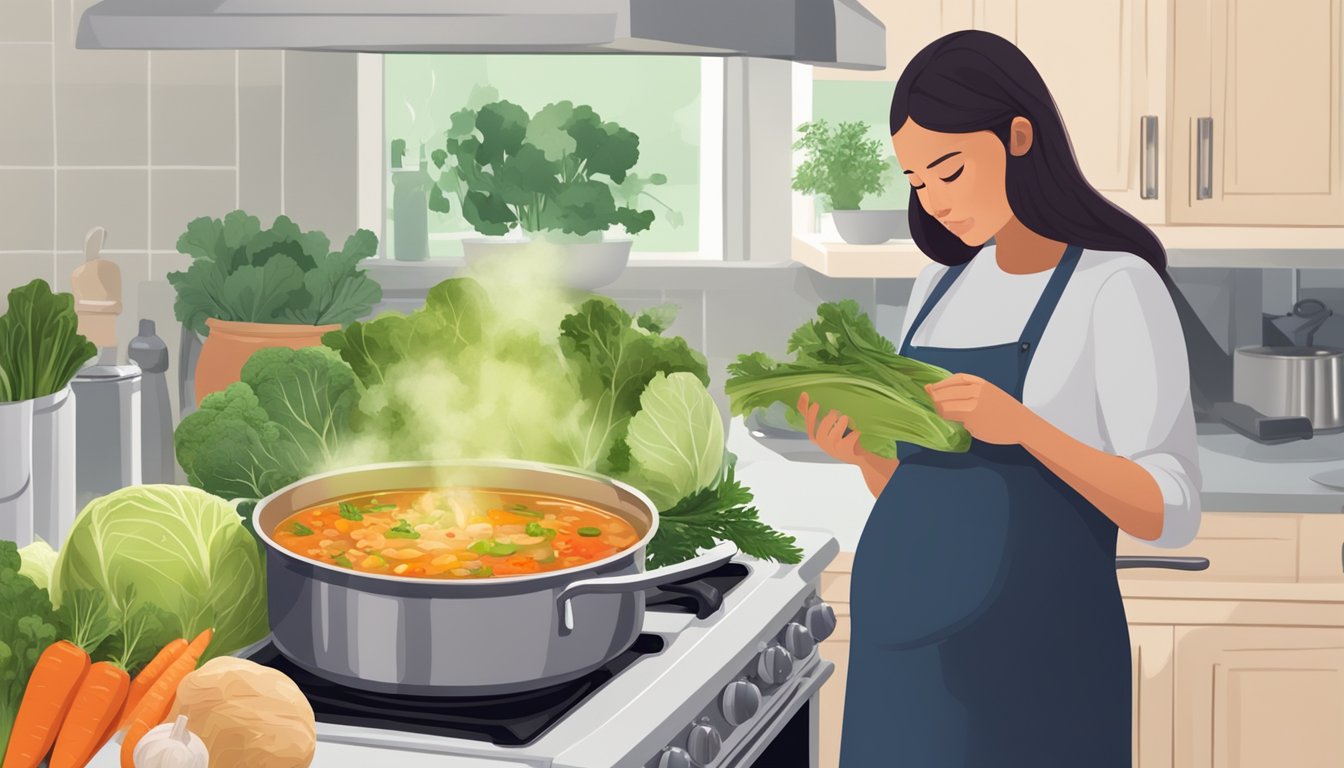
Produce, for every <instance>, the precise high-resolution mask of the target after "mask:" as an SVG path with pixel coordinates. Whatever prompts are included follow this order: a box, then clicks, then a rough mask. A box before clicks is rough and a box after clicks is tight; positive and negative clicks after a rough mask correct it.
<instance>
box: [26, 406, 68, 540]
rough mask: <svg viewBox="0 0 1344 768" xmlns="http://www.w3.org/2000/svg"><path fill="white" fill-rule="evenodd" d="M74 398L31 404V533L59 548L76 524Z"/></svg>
mask: <svg viewBox="0 0 1344 768" xmlns="http://www.w3.org/2000/svg"><path fill="white" fill-rule="evenodd" d="M76 511H77V510H76V509H75V397H74V394H73V392H72V390H71V388H70V387H69V386H66V388H65V389H62V390H61V391H60V392H56V393H55V394H51V395H47V396H46V397H39V398H37V399H36V400H34V401H33V532H34V533H36V534H37V535H38V536H40V537H42V539H43V540H44V541H46V542H47V543H49V544H51V545H52V546H53V547H59V546H60V545H61V543H62V542H64V541H65V536H66V534H68V533H69V532H70V526H71V525H73V524H74V522H75V512H76Z"/></svg>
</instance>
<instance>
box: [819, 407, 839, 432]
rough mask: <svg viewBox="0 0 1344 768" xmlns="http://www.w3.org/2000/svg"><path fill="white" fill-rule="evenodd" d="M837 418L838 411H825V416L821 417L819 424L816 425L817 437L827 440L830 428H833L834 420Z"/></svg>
mask: <svg viewBox="0 0 1344 768" xmlns="http://www.w3.org/2000/svg"><path fill="white" fill-rule="evenodd" d="M839 418H840V412H839V411H835V410H832V411H827V412H826V415H825V416H824V417H822V419H821V423H820V424H818V425H817V435H818V437H820V438H822V439H829V438H830V436H831V428H832V427H834V426H835V421H836V419H839Z"/></svg>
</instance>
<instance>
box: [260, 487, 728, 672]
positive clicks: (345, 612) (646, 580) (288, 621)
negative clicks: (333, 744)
mask: <svg viewBox="0 0 1344 768" xmlns="http://www.w3.org/2000/svg"><path fill="white" fill-rule="evenodd" d="M453 486H457V487H466V488H481V489H491V490H501V491H516V492H523V493H529V492H530V493H540V494H546V495H552V496H558V497H562V498H567V499H573V500H575V501H578V502H583V503H587V504H592V505H594V506H597V507H599V508H601V509H604V510H607V511H609V512H612V513H614V514H618V515H620V516H621V517H623V518H624V519H625V520H626V521H628V522H629V523H630V524H632V525H633V526H634V527H635V530H636V531H637V532H638V533H640V534H641V538H640V540H639V541H638V542H637V543H636V544H635V545H634V546H632V547H630V548H629V549H626V550H624V551H622V552H619V553H617V554H616V555H613V556H611V557H609V558H606V559H605V560H600V561H598V562H595V563H590V564H587V565H582V566H577V567H574V568H569V569H565V570H560V571H551V572H546V573H535V574H527V575H522V576H497V577H489V578H482V579H432V578H403V577H400V576H392V575H382V574H372V573H361V572H357V571H352V570H348V569H345V568H341V567H338V566H334V565H329V564H325V563H320V562H317V561H315V560H309V559H308V558H305V557H302V556H300V555H298V554H296V553H293V552H290V551H289V550H287V549H285V548H284V547H281V546H279V545H278V544H276V542H275V541H274V540H273V539H272V538H271V532H272V531H273V530H275V528H276V526H277V525H279V524H280V523H281V522H282V521H284V520H285V519H286V518H287V517H289V516H290V515H292V514H294V513H296V512H298V511H300V510H303V509H306V508H308V507H311V506H314V505H318V504H324V503H328V502H332V501H335V500H338V499H344V498H349V497H352V496H359V495H365V494H378V493H387V492H391V491H397V490H418V489H430V488H445V487H453ZM252 525H253V527H254V528H255V530H256V532H257V535H258V536H259V537H260V538H261V540H262V541H263V542H264V544H265V547H266V568H267V593H268V607H269V610H270V625H271V632H272V635H273V640H274V642H275V646H276V648H277V649H278V650H279V651H280V652H281V653H282V654H284V655H285V656H286V657H287V658H289V659H290V660H291V661H293V662H294V663H295V664H297V665H299V666H300V667H303V668H304V669H307V670H308V671H310V672H312V673H313V674H316V675H319V676H321V677H324V678H326V679H329V680H332V681H335V682H338V683H341V684H343V685H349V686H352V687H356V688H361V689H365V690H371V691H378V692H385V693H402V694H416V695H441V696H475V695H482V694H498V693H511V692H516V691H521V690H531V689H536V688H542V687H545V686H547V685H552V684H555V683H559V682H564V681H566V680H571V679H574V678H577V677H581V676H583V675H585V674H587V673H588V672H591V671H592V670H595V669H597V668H599V667H601V666H602V665H603V664H605V663H606V662H607V661H609V660H611V659H613V658H615V657H616V656H619V655H620V654H621V653H623V652H624V651H625V650H626V649H627V648H629V647H630V646H631V645H632V644H633V643H634V641H635V639H636V638H637V637H638V635H639V632H640V628H641V626H642V625H643V618H644V594H643V590H645V589H648V588H650V587H656V586H659V585H662V584H668V583H672V582H676V581H680V580H683V579H688V578H692V577H694V576H697V575H700V574H702V573H705V572H707V571H711V570H713V569H714V568H717V567H718V566H720V565H722V564H723V563H725V562H727V561H728V560H730V559H731V558H732V557H733V556H734V555H735V554H737V548H736V547H735V546H734V545H732V544H731V543H724V544H720V545H719V546H717V547H715V548H713V549H711V550H709V551H708V552H706V553H704V554H702V555H700V556H698V557H696V558H694V559H692V560H688V561H685V562H682V563H678V564H676V565H673V566H669V567H665V568H658V569H656V570H652V571H645V570H644V562H645V547H646V546H647V545H648V542H649V541H650V540H651V539H652V538H653V535H654V534H655V533H656V532H657V530H658V512H657V510H656V508H655V507H654V505H653V503H652V502H650V501H649V499H648V497H646V496H645V495H644V494H642V493H640V492H639V491H638V490H636V489H634V488H632V487H630V486H628V485H625V484H623V483H620V482H617V481H615V480H612V479H610V478H607V477H603V476H601V475H596V474H591V473H586V472H581V471H579V470H574V469H569V468H563V467H556V466H551V465H547V464H537V463H531V462H519V461H452V462H405V463H396V464H378V465H369V466H362V467H355V468H351V469H345V470H338V471H335V472H328V473H326V474H321V475H314V476H312V477H308V478H305V479H303V480H300V481H299V482H297V483H294V484H292V485H290V486H288V487H286V488H283V489H281V490H279V491H277V492H276V493H274V494H272V495H270V496H268V497H266V498H265V499H262V500H261V502H260V503H258V505H257V507H256V510H255V512H254V513H253V517H252Z"/></svg>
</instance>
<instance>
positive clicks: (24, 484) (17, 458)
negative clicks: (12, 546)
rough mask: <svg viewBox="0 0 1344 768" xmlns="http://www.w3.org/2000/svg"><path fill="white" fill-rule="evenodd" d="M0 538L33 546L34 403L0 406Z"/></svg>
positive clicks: (21, 545) (23, 545)
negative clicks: (1, 443) (1, 436)
mask: <svg viewBox="0 0 1344 768" xmlns="http://www.w3.org/2000/svg"><path fill="white" fill-rule="evenodd" d="M0 435H3V438H0V439H3V441H4V442H3V445H0V539H3V540H5V541H12V542H14V543H16V544H18V545H19V546H20V547H26V546H28V545H29V544H31V543H33V401H32V400H23V401H20V402H8V403H0Z"/></svg>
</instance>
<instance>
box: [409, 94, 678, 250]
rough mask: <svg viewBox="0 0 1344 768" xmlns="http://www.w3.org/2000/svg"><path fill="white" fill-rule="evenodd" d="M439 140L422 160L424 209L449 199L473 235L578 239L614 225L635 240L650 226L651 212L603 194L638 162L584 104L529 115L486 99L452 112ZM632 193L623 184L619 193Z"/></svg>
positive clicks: (619, 132) (632, 146) (626, 137)
mask: <svg viewBox="0 0 1344 768" xmlns="http://www.w3.org/2000/svg"><path fill="white" fill-rule="evenodd" d="M445 136H446V138H445V142H444V146H443V148H441V149H436V150H434V151H433V152H432V153H431V155H430V159H431V160H432V161H433V162H434V165H435V167H437V168H438V169H439V170H440V171H441V174H440V176H439V180H438V183H437V184H436V186H435V187H433V188H432V189H431V190H430V198H429V207H430V208H431V209H432V210H435V211H438V212H440V213H448V212H449V211H450V210H451V209H452V206H451V203H450V202H449V197H448V195H452V196H453V197H455V198H456V199H457V200H458V204H459V205H460V206H461V207H462V216H463V217H464V218H465V219H466V220H467V221H468V222H470V223H471V225H472V226H473V227H475V228H476V231H478V232H480V233H481V234H484V235H504V234H507V233H508V232H510V231H511V230H513V229H514V228H515V227H521V228H522V229H523V231H525V232H542V231H547V230H551V231H559V232H565V233H569V234H574V235H587V234H589V233H593V232H602V231H606V230H607V229H609V228H611V227H612V226H615V225H617V224H619V225H621V226H623V227H624V228H625V231H626V232H628V233H630V234H635V233H637V232H642V231H644V230H646V229H648V228H649V226H650V225H651V224H653V220H654V214H653V211H649V210H643V211H640V210H635V209H634V208H631V207H627V206H620V207H618V206H617V204H616V200H615V198H614V196H613V194H612V184H613V183H614V184H616V185H620V184H623V183H625V181H626V179H627V174H628V173H629V171H630V169H631V168H633V167H634V166H635V163H636V162H638V161H639V137H638V136H636V135H635V134H634V133H632V132H630V131H629V130H627V129H625V128H623V127H621V126H620V125H618V124H616V123H613V122H604V121H603V120H602V118H601V116H600V115H598V114H597V113H596V112H594V111H593V109H592V107H589V106H585V105H579V106H575V105H574V104H573V103H571V102H568V101H560V102H556V103H553V104H547V105H546V106H545V107H542V109H541V110H540V111H539V112H537V114H535V115H530V116H529V115H528V113H527V111H526V110H524V109H523V108H522V107H520V106H518V105H517V104H513V103H512V102H509V101H495V102H492V103H489V104H486V105H484V106H482V107H481V108H480V109H479V110H473V109H463V110H460V111H458V112H456V113H454V114H453V116H452V125H451V127H449V128H448V130H447V131H446V132H445ZM601 177H606V179H605V180H604V179H603V178H601ZM665 180H666V179H665V178H663V179H662V181H665ZM648 182H649V183H653V184H657V183H660V181H659V179H658V178H655V177H653V176H651V177H649V179H648ZM642 192H643V188H642V187H640V188H639V189H633V187H632V188H631V189H628V190H626V197H627V199H629V198H630V196H631V194H633V195H634V196H635V197H637V196H638V194H640V193H642Z"/></svg>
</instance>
